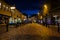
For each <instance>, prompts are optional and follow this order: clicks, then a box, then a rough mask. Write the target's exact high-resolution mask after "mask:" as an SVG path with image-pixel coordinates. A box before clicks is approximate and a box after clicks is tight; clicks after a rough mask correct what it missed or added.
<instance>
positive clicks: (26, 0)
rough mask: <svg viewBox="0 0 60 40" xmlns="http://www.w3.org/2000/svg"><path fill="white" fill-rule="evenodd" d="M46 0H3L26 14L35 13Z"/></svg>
mask: <svg viewBox="0 0 60 40" xmlns="http://www.w3.org/2000/svg"><path fill="white" fill-rule="evenodd" d="M45 1H46V0H5V2H7V3H9V4H11V5H14V4H15V6H16V8H17V9H18V10H19V11H20V12H22V13H26V14H27V15H29V16H30V15H32V14H37V13H38V12H39V11H40V10H41V9H40V8H41V6H42V5H43V4H44V3H45Z"/></svg>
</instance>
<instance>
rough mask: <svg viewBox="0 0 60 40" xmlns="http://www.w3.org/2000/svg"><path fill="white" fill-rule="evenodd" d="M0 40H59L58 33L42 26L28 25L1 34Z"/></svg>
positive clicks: (59, 34)
mask: <svg viewBox="0 0 60 40" xmlns="http://www.w3.org/2000/svg"><path fill="white" fill-rule="evenodd" d="M0 40H60V33H58V32H55V31H53V30H51V29H50V28H48V27H45V26H43V25H40V24H37V23H30V24H25V25H22V26H20V27H17V28H15V29H13V30H10V31H8V32H6V33H4V34H1V35H0Z"/></svg>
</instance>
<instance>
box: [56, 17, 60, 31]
mask: <svg viewBox="0 0 60 40" xmlns="http://www.w3.org/2000/svg"><path fill="white" fill-rule="evenodd" d="M57 26H58V32H59V27H60V18H58V20H57Z"/></svg>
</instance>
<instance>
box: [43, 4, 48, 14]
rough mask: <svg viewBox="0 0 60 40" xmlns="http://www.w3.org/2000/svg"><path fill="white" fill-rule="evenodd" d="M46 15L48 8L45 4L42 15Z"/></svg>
mask: <svg viewBox="0 0 60 40" xmlns="http://www.w3.org/2000/svg"><path fill="white" fill-rule="evenodd" d="M47 13H48V6H47V5H46V4H45V5H44V8H43V15H46V14H47Z"/></svg>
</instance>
